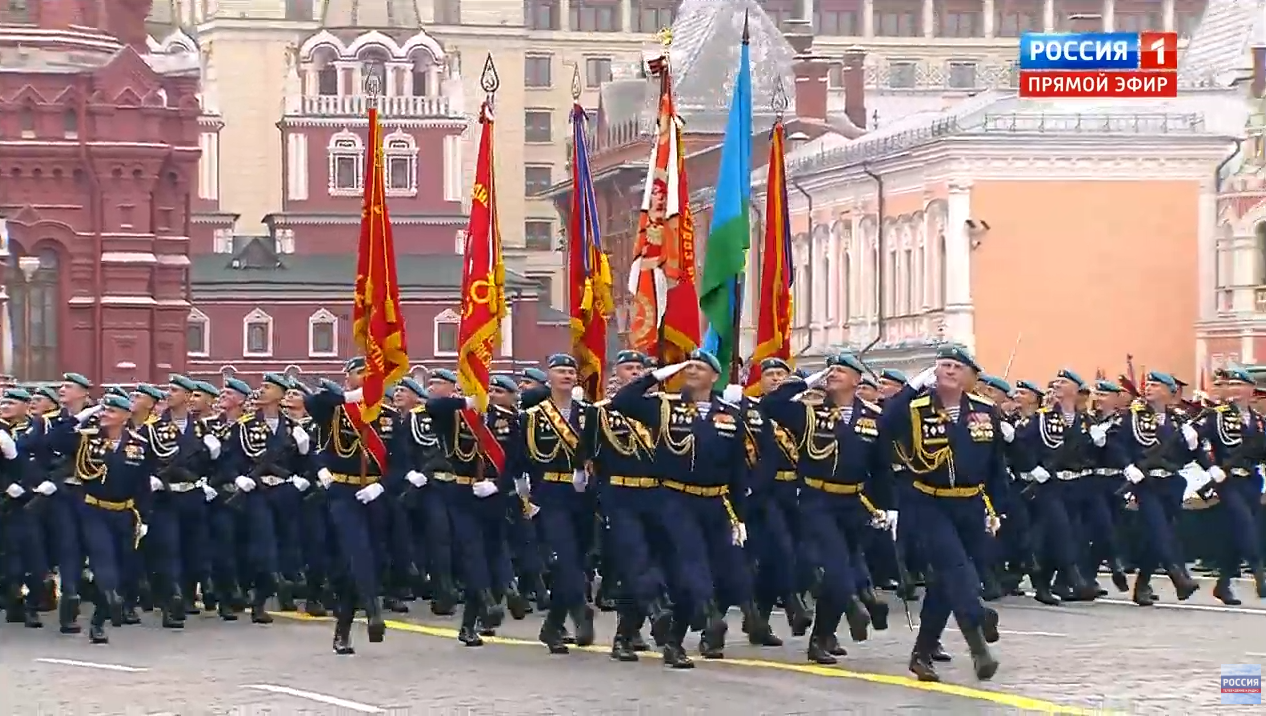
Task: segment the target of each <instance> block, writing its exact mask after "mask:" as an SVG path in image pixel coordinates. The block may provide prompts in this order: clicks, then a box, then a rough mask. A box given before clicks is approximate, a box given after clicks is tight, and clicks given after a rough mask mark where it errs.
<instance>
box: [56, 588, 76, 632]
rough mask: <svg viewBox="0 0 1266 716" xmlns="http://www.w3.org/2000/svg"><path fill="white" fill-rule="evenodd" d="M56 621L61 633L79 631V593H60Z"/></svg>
mask: <svg viewBox="0 0 1266 716" xmlns="http://www.w3.org/2000/svg"><path fill="white" fill-rule="evenodd" d="M57 623H58V626H60V627H61V633H63V634H78V633H79V632H80V631H81V627H80V626H79V595H77V594H63V595H62V600H61V603H60V604H58V605H57Z"/></svg>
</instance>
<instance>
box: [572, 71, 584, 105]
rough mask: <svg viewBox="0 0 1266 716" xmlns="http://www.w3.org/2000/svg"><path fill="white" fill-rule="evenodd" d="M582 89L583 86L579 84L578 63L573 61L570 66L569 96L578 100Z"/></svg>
mask: <svg viewBox="0 0 1266 716" xmlns="http://www.w3.org/2000/svg"><path fill="white" fill-rule="evenodd" d="M583 91H584V87H583V85H581V84H580V63H579V62H574V63H572V66H571V98H572V99H573V100H574V101H576V102H579V101H580V95H581V92H583Z"/></svg>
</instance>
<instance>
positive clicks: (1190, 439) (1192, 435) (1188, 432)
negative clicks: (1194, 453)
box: [1182, 424, 1200, 450]
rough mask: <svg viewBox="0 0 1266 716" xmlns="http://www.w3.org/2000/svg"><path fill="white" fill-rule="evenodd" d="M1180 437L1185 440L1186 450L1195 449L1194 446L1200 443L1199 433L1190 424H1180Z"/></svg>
mask: <svg viewBox="0 0 1266 716" xmlns="http://www.w3.org/2000/svg"><path fill="white" fill-rule="evenodd" d="M1182 437H1183V440H1186V441H1187V449H1188V450H1195V449H1196V446H1197V445H1199V444H1200V435H1199V433H1197V432H1196V429H1195V428H1193V427H1191V425H1190V424H1188V425H1184V426H1182Z"/></svg>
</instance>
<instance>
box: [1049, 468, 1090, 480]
mask: <svg viewBox="0 0 1266 716" xmlns="http://www.w3.org/2000/svg"><path fill="white" fill-rule="evenodd" d="M1090 473H1091V471H1090V470H1056V471H1055V479H1056V480H1076V479H1077V478H1079V477H1082V476H1084V475H1089V474H1090Z"/></svg>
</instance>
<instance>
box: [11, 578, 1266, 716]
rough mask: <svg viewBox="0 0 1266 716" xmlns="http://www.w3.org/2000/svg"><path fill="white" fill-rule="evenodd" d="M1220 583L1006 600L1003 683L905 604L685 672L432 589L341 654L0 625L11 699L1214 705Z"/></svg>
mask: <svg viewBox="0 0 1266 716" xmlns="http://www.w3.org/2000/svg"><path fill="white" fill-rule="evenodd" d="M1155 584H1156V585H1157V586H1161V585H1162V582H1160V581H1159V580H1157V581H1156V582H1155ZM1211 586H1212V585H1211V583H1209V582H1205V583H1204V587H1203V589H1202V590H1201V592H1200V593H1198V594H1197V595H1196V596H1195V597H1193V598H1192V599H1191V600H1189V601H1188V602H1185V603H1182V604H1178V603H1177V602H1176V601H1175V600H1174V598H1173V595H1172V592H1170V591H1169V590H1168V589H1161V590H1160V593H1161V595H1162V597H1163V598H1164V602H1163V604H1162V606H1159V607H1156V608H1152V609H1142V608H1138V607H1135V606H1133V605H1130V604H1128V603H1117V602H1116V601H1114V599H1107V600H1103V601H1100V602H1097V603H1094V604H1071V605H1064V606H1060V607H1045V606H1041V605H1039V604H1037V603H1035V602H1033V601H1032V600H1029V599H1024V598H1009V599H1006V600H1003V601H1002V602H999V603H998V605H999V609H1000V611H1001V614H1002V624H1001V629H1002V632H1003V633H1002V641H1001V642H1000V643H999V644H997V645H996V648H995V654H996V655H997V656H998V658H999V659H1000V661H1001V662H1002V668H1001V670H1000V671H999V672H998V675H997V676H996V677H995V678H994V680H993V681H991V682H988V683H980V682H977V681H976V679H975V677H974V675H973V674H972V672H971V664H970V659H969V658H968V657H967V656H966V654H965V648H964V645H963V643H962V639H961V637H960V636H959V635H958V633H957V632H956V631H950V632H947V633H946V638H945V645H946V647H947V648H948V649H949V650H950V652H951V653H953V654H954V655H955V658H954V660H953V662H952V663H950V664H946V665H942V666H941V674H942V677H943V678H944V679H945V683H943V684H919V683H918V682H915V681H912V680H911V679H909V678H907V674H906V671H905V663H906V659H907V658H908V655H909V649H910V646H911V644H912V643H913V635H912V634H911V633H910V632H909V630H908V629H907V628H906V625H905V618H904V616H903V612H902V609H901V607H900V605H899V603H897V602H894V603H893V606H894V610H893V614H892V617H893V619H892V621H893V625H892V628H891V629H889V630H888V631H886V632H879V633H876V634H875V635H874V636H873V637H872V638H871V639H870V640H869V641H867V642H866V643H864V644H851V643H845V646H846V648H848V650H849V656H847V657H844V658H843V659H841V662H840V664H839V665H838V666H834V667H821V666H815V665H811V664H808V663H806V661H805V659H804V648H805V639H804V638H790V637H789V635H787V634H786V624H785V621H784V620H783V619H782V618H781V617H780V615H775V619H774V622H775V626H776V628H778V629H779V631H780V633H781V634H783V636H784V637H785V638H787V645H786V646H785V647H783V648H779V649H769V648H764V649H758V648H754V647H750V646H748V645H747V644H746V642H745V641H744V640H743V638H742V634H741V633H740V631H739V629H738V626H739V622H740V619H739V617H738V615H737V614H734V615H732V616H731V618H730V624H731V630H730V635H731V636H730V640H729V646H728V648H727V651H726V656H727V658H726V659H725V660H724V661H713V662H704V661H703V660H702V659H696V663H697V665H698V666H697V668H696V669H694V670H693V671H684V672H683V671H672V670H668V669H665V668H664V667H663V665H662V664H661V663H660V662H659V659H658V657H657V655H654V654H644V655H643V658H642V661H641V662H640V663H636V664H621V663H616V662H613V661H611V660H610V659H609V658H608V657H607V655H606V652H607V649H608V640H609V638H610V636H611V633H612V630H613V627H614V618H613V617H612V615H602V617H601V619H600V622H599V639H600V641H599V643H598V644H596V645H595V646H594V647H591V648H590V649H587V650H578V649H575V648H574V647H573V652H572V653H571V654H570V655H567V656H550V655H548V654H547V653H546V652H545V649H544V647H543V646H541V645H540V644H538V643H536V641H535V637H536V630H537V629H538V628H539V626H540V621H539V617H538V616H536V615H532V616H529V617H528V618H527V619H526V620H524V621H522V622H515V621H507V623H506V624H505V625H504V626H503V628H502V629H501V630H500V634H499V637H498V638H496V639H489V640H488V642H489V643H488V644H487V645H485V646H484V647H483V648H477V649H472V648H465V647H462V646H461V645H460V644H458V643H457V641H456V640H455V638H454V636H455V634H456V631H455V629H456V620H455V619H454V618H437V617H432V616H431V615H430V613H429V611H427V610H426V608H425V606H426V605H425V604H423V603H420V602H419V603H418V604H417V605H416V606H415V608H414V610H413V613H411V614H407V615H396V617H397V618H396V620H395V621H392V622H391V623H390V626H391V629H390V630H389V631H388V633H387V639H386V641H385V642H384V643H382V644H369V643H367V641H366V639H365V634H364V628H363V627H360V626H358V627H357V628H356V631H355V632H354V633H353V638H354V640H355V642H356V646H357V648H358V651H357V654H356V655H355V656H350V657H339V656H335V655H334V654H333V653H332V652H331V651H330V634H331V628H332V626H331V625H330V624H329V623H325V622H321V621H317V620H306V619H303V618H302V617H301V616H299V615H278V617H279V618H278V619H277V621H276V623H274V624H272V625H270V626H256V625H252V624H250V623H249V622H248V621H246V620H241V621H238V622H236V623H230V624H226V623H222V622H220V621H219V620H218V619H216V618H215V617H213V616H196V617H191V618H190V620H189V623H188V626H187V627H186V628H185V629H184V630H183V631H165V630H163V629H161V628H159V627H158V626H157V624H156V622H157V618H156V616H154V615H146V616H145V624H143V625H139V626H132V627H124V628H122V629H114V630H111V631H110V635H111V639H112V641H111V643H110V644H109V645H105V646H92V645H90V644H88V642H87V637H86V636H83V635H80V636H77V637H74V636H63V635H60V634H58V633H57V632H56V630H55V629H54V628H49V627H51V626H52V622H53V621H54V620H53V619H52V618H51V617H52V615H49V617H50V618H49V619H48V620H47V621H48V622H49V626H48V627H46V628H45V629H42V630H28V629H24V628H22V626H21V625H0V714H13V715H15V716H19V715H20V716H32V715H35V714H50V715H51V714H76V715H89V714H93V715H97V714H100V715H107V714H108V715H114V714H127V715H129V716H131V715H133V714H135V715H142V716H157V715H159V714H163V715H174V716H196V715H200V714H234V715H241V716H247V715H250V716H256V715H263V714H274V715H278V716H280V715H282V714H359V713H367V714H470V715H471V716H474V715H478V714H610V715H617V714H638V715H649V714H673V715H674V716H684V715H687V714H718V715H723V716H734V715H737V714H743V715H745V716H746V715H755V714H775V715H790V714H797V715H799V714H859V713H888V712H912V711H917V712H932V711H935V712H939V713H964V714H968V713H971V714H975V713H1015V712H1019V711H1028V712H1047V713H1051V712H1054V713H1096V712H1105V711H1107V712H1129V713H1142V714H1150V713H1156V714H1161V713H1164V714H1172V713H1210V712H1216V711H1220V710H1222V709H1221V708H1220V697H1219V692H1218V677H1219V670H1220V666H1221V665H1222V664H1231V663H1256V664H1261V663H1263V662H1266V601H1262V600H1258V599H1256V598H1255V597H1253V595H1252V594H1251V589H1250V587H1249V585H1247V584H1242V585H1241V586H1240V588H1239V592H1240V596H1241V598H1243V599H1245V605H1244V606H1242V607H1238V608H1224V607H1221V606H1220V604H1219V603H1217V602H1216V601H1214V600H1212V599H1211V598H1210V597H1209V595H1208V590H1209V588H1210V587H1211ZM1116 596H1117V595H1113V597H1114V598H1115V597H1116ZM1120 596H1122V597H1123V596H1124V595H1120ZM913 607H914V608H915V609H916V610H917V603H915V604H914V605H913ZM916 619H917V611H916ZM951 628H952V627H951Z"/></svg>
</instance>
